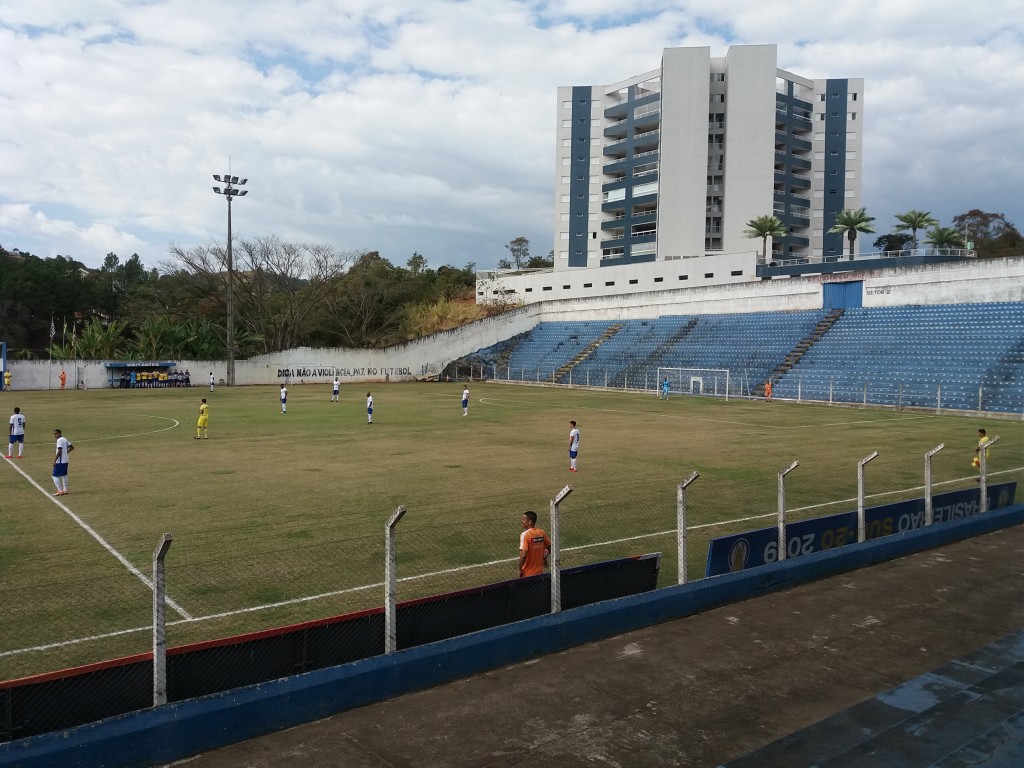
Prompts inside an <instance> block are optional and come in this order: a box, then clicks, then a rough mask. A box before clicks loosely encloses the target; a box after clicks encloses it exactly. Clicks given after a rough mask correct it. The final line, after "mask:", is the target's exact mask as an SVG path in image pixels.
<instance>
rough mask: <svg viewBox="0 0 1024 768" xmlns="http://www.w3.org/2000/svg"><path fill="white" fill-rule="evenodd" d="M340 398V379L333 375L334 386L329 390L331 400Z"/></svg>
mask: <svg viewBox="0 0 1024 768" xmlns="http://www.w3.org/2000/svg"><path fill="white" fill-rule="evenodd" d="M340 399H341V381H339V379H338V377H337V376H335V377H334V388H333V389H332V390H331V402H332V403H336V402H338V400H340Z"/></svg>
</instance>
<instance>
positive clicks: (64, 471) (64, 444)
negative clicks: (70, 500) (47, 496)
mask: <svg viewBox="0 0 1024 768" xmlns="http://www.w3.org/2000/svg"><path fill="white" fill-rule="evenodd" d="M53 436H54V437H55V438H56V439H57V453H56V455H54V457H53V484H54V485H55V486H57V490H56V491H55V492H54V494H53V495H54V496H66V495H67V492H68V454H70V453H71V452H72V451H73V450H75V446H73V445H72V444H71V441H70V440H68V439H67V438H66V437H64V434H63V433H62V432H61V431H60V430H59V429H55V430H53Z"/></svg>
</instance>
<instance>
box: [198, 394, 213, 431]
mask: <svg viewBox="0 0 1024 768" xmlns="http://www.w3.org/2000/svg"><path fill="white" fill-rule="evenodd" d="M209 412H210V407H209V406H208V405H207V404H206V398H205V397H204V398H203V402H202V403H200V404H199V421H197V422H196V440H198V439H199V432H200V430H202V433H203V439H204V440H206V439H207V438H209V437H210V435H209V434H208V433H207V431H206V425H207V424H208V423H209V420H210V415H209Z"/></svg>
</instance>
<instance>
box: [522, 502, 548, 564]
mask: <svg viewBox="0 0 1024 768" xmlns="http://www.w3.org/2000/svg"><path fill="white" fill-rule="evenodd" d="M522 524H523V532H522V533H521V534H520V535H519V575H520V576H537V575H538V574H541V573H544V565H545V563H546V562H547V558H548V553H549V552H550V551H551V539H549V538H548V535H547V534H546V533H544V531H542V530H541V529H540V528H538V527H537V513H536V512H530V511H527V512H524V513H523V519H522Z"/></svg>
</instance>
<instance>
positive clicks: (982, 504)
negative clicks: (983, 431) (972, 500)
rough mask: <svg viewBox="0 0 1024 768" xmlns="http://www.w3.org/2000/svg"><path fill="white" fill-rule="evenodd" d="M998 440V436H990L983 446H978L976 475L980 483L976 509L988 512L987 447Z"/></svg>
mask: <svg viewBox="0 0 1024 768" xmlns="http://www.w3.org/2000/svg"><path fill="white" fill-rule="evenodd" d="M998 441H999V437H998V436H996V437H993V438H990V439H989V441H988V442H987V443H985V445H984V447H982V446H980V445H979V446H978V447H979V450H978V459H979V466H978V469H979V470H980V471H981V474H980V475H979V476H978V482H979V483H980V484H981V499H980V500H979V502H978V510H979V511H980V512H988V455H987V454H988V449H989V448H991V447H992V446H993V445H994V444H995V443H996V442H998Z"/></svg>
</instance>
